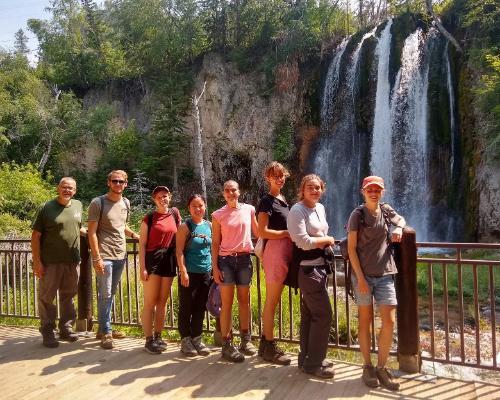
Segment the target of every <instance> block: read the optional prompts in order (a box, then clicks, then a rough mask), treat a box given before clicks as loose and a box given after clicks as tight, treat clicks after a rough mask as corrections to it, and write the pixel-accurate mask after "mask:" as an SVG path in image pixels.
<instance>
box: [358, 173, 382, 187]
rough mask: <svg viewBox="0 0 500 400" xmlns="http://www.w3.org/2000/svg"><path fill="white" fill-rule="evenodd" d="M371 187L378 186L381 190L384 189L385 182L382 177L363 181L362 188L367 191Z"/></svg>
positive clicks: (368, 178) (371, 177)
mask: <svg viewBox="0 0 500 400" xmlns="http://www.w3.org/2000/svg"><path fill="white" fill-rule="evenodd" d="M370 185H376V186H378V187H379V188H381V189H384V180H383V179H382V178H381V177H380V176H375V175H372V176H367V177H366V178H365V179H363V183H362V185H361V188H362V189H366V188H367V187H368V186H370Z"/></svg>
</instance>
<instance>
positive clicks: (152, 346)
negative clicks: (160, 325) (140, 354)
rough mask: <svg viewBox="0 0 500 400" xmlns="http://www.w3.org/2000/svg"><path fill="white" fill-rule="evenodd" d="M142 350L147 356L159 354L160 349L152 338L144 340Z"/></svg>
mask: <svg viewBox="0 0 500 400" xmlns="http://www.w3.org/2000/svg"><path fill="white" fill-rule="evenodd" d="M144 350H145V351H147V352H148V353H149V354H161V349H160V346H159V345H158V343H157V342H156V340H155V339H154V338H153V336H149V337H147V338H146V344H145V345H144Z"/></svg>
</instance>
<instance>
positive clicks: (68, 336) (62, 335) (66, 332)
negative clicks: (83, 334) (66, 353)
mask: <svg viewBox="0 0 500 400" xmlns="http://www.w3.org/2000/svg"><path fill="white" fill-rule="evenodd" d="M59 339H60V340H65V341H66V342H76V341H77V340H78V333H76V332H73V330H72V329H70V328H66V329H61V330H59Z"/></svg>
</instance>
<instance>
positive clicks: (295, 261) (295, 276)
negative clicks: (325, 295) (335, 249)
mask: <svg viewBox="0 0 500 400" xmlns="http://www.w3.org/2000/svg"><path fill="white" fill-rule="evenodd" d="M324 255H325V251H324V250H323V249H313V250H302V249H301V248H300V247H298V246H297V245H296V244H295V243H293V250H292V261H291V263H290V264H288V272H287V274H286V279H285V282H284V284H285V285H286V286H289V287H290V288H291V289H295V294H297V293H298V289H299V270H300V262H301V261H303V260H314V259H315V258H318V257H324Z"/></svg>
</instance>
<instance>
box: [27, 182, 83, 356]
mask: <svg viewBox="0 0 500 400" xmlns="http://www.w3.org/2000/svg"><path fill="white" fill-rule="evenodd" d="M75 193H76V181H75V180H74V179H73V178H70V177H64V178H62V179H61V180H60V182H59V184H58V185H57V197H56V198H55V199H53V200H50V201H48V202H46V203H45V204H44V205H43V206H42V207H41V208H40V210H39V211H38V214H37V216H36V219H35V222H34V223H33V232H32V235H31V249H32V253H33V272H34V274H35V275H36V276H37V277H38V278H39V279H40V284H39V289H38V310H39V313H40V332H41V333H42V336H43V345H44V346H46V347H57V346H59V342H58V341H57V339H56V337H55V335H54V328H55V326H56V324H55V321H56V316H57V309H56V306H55V305H54V299H55V297H56V294H57V291H58V290H59V303H60V318H59V338H60V339H61V340H67V341H70V342H74V341H76V340H78V335H77V334H76V333H74V332H73V330H72V325H73V323H74V321H75V318H76V311H75V306H74V304H73V297H74V296H75V295H76V293H77V290H78V278H79V274H80V230H81V222H82V203H80V202H79V201H78V200H74V199H73V196H74V195H75Z"/></svg>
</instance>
